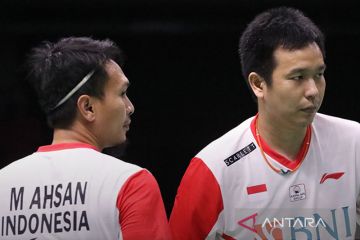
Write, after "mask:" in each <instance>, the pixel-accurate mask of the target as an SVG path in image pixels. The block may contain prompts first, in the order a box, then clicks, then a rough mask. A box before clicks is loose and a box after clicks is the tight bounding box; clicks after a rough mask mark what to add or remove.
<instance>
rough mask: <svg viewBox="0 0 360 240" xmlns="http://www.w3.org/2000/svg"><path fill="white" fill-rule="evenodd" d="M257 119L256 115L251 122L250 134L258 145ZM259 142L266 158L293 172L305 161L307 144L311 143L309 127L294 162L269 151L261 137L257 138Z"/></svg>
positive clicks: (273, 151)
mask: <svg viewBox="0 0 360 240" xmlns="http://www.w3.org/2000/svg"><path fill="white" fill-rule="evenodd" d="M257 118H258V114H256V116H255V117H254V118H253V120H252V121H251V123H250V129H251V132H252V134H253V136H254V138H255V140H256V142H257V144H258V145H259V142H258V139H257V137H256V125H255V124H256V120H257ZM259 140H260V141H261V146H262V149H263V151H264V152H265V153H266V154H267V155H268V156H270V157H271V158H272V159H273V160H275V161H276V162H278V163H280V164H281V165H283V166H285V167H286V168H288V169H290V170H291V171H295V170H296V169H297V168H299V167H300V165H301V163H302V162H303V161H304V159H305V155H306V154H307V152H308V149H309V146H307V142H309V144H310V142H311V127H310V126H308V128H307V130H306V135H305V137H304V140H303V143H302V145H301V147H300V150H299V152H298V153H297V155H296V158H295V160H289V159H288V158H286V157H285V156H283V155H281V154H280V153H278V152H276V151H275V150H273V149H271V148H270V147H269V145H267V143H266V142H265V141H264V139H263V138H262V137H261V136H259Z"/></svg>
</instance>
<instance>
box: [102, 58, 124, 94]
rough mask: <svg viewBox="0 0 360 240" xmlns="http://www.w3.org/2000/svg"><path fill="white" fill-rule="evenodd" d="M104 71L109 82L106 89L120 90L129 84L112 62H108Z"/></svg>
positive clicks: (120, 70) (117, 66) (118, 67)
mask: <svg viewBox="0 0 360 240" xmlns="http://www.w3.org/2000/svg"><path fill="white" fill-rule="evenodd" d="M105 70H106V72H107V75H108V77H109V80H108V82H107V87H109V88H121V87H123V86H125V85H128V84H129V80H128V79H127V78H126V76H125V74H124V72H123V71H122V69H121V67H120V66H119V65H118V64H117V63H116V62H114V61H113V60H110V61H109V62H107V63H106V65H105Z"/></svg>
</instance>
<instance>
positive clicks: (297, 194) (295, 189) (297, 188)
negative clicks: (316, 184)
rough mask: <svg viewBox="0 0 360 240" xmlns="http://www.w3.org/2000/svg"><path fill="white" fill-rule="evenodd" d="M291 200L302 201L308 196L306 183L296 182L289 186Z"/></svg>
mask: <svg viewBox="0 0 360 240" xmlns="http://www.w3.org/2000/svg"><path fill="white" fill-rule="evenodd" d="M289 196H290V201H291V202H295V201H300V200H304V199H305V198H306V191H305V185H304V184H296V185H293V186H291V187H290V188H289Z"/></svg>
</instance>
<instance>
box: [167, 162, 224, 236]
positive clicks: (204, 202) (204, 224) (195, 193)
mask: <svg viewBox="0 0 360 240" xmlns="http://www.w3.org/2000/svg"><path fill="white" fill-rule="evenodd" d="M222 210H223V202H222V197H221V191H220V187H219V184H218V182H217V181H216V178H215V176H214V175H213V173H212V172H211V171H210V169H209V168H208V167H207V166H206V164H205V163H204V162H203V161H202V160H201V159H199V158H194V159H192V161H191V162H190V165H189V166H188V168H187V170H186V172H185V174H184V176H183V178H182V180H181V183H180V186H179V188H178V192H177V195H176V198H175V203H174V206H173V209H172V212H171V216H170V230H171V232H172V237H173V239H174V240H184V239H186V240H192V239H194V240H198V239H205V238H206V237H207V236H208V235H209V233H210V231H211V230H212V228H213V226H214V225H215V223H216V221H217V219H218V216H219V214H220V213H221V211H222Z"/></svg>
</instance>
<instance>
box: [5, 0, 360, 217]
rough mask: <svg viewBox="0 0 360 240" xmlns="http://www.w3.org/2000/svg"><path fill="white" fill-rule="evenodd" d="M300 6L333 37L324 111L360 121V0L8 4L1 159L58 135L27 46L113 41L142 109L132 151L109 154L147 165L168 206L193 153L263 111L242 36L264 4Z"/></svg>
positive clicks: (132, 94) (138, 109) (132, 136)
mask: <svg viewBox="0 0 360 240" xmlns="http://www.w3.org/2000/svg"><path fill="white" fill-rule="evenodd" d="M280 5H287V6H293V7H297V8H300V9H301V10H303V11H304V12H305V13H306V14H307V15H308V16H309V17H310V18H312V19H313V20H314V22H315V23H317V24H318V25H319V26H320V28H321V29H322V30H323V31H324V33H325V34H326V36H327V44H326V47H327V60H326V63H327V65H328V68H327V71H326V79H327V92H326V94H325V100H324V102H323V106H322V108H321V111H320V112H323V113H327V114H330V115H336V116H339V117H343V118H349V119H353V120H356V121H359V120H360V107H359V103H360V101H359V90H358V88H359V87H358V85H359V83H358V82H359V76H358V75H357V72H358V71H359V69H357V68H358V67H359V58H358V56H359V54H360V47H359V43H360V28H359V27H360V16H359V14H358V10H359V8H358V7H357V6H356V1H355V0H352V1H349V0H343V1H316V0H302V1H295V0H294V1H280V0H271V1H270V0H268V1H265V0H264V1H260V0H257V1H254V0H253V1H250V0H231V1H225V0H192V1H190V0H182V1H181V0H173V1H165V0H147V1H145V0H102V1H100V0H98V1H97V0H89V1H79V0H72V1H70V0H62V1H45V0H37V1H33V0H31V1H30V0H28V1H26V0H12V1H1V3H0V33H1V37H0V54H1V55H0V56H1V57H0V61H1V62H0V76H1V79H0V81H1V88H0V133H1V135H2V136H1V140H0V141H1V143H0V153H1V156H2V158H1V160H0V168H1V167H4V166H5V165H7V164H9V163H10V162H12V161H14V160H16V159H18V158H21V157H24V156H26V155H28V154H30V153H32V152H33V151H36V149H37V147H38V146H39V145H46V144H49V143H50V142H51V137H52V136H51V131H50V130H49V129H48V128H47V126H46V123H45V118H44V116H43V115H42V113H41V112H40V109H39V107H38V105H37V102H36V101H35V98H34V95H33V92H32V90H31V89H30V88H29V87H28V86H27V84H26V83H25V82H24V78H25V73H24V71H23V69H22V64H23V63H24V58H25V55H26V54H27V53H28V52H29V49H30V48H31V47H34V46H35V45H38V44H39V43H40V42H41V41H43V40H50V41H53V40H57V39H58V38H60V37H66V36H92V37H94V38H98V39H103V38H110V39H112V40H114V41H115V42H116V43H117V44H118V45H119V46H120V47H121V48H122V49H123V51H124V52H125V54H126V56H127V61H126V65H125V67H124V72H125V74H126V75H127V77H128V78H129V80H130V81H131V83H132V85H131V87H130V89H129V97H130V99H131V100H132V102H133V103H134V105H135V108H136V110H135V114H134V115H133V121H132V125H131V131H130V132H129V134H128V137H129V144H128V146H127V149H126V151H125V152H123V151H122V149H121V148H113V149H108V150H106V152H107V153H109V154H112V155H114V156H117V157H121V158H122V159H123V160H126V161H128V162H132V163H135V164H138V165H141V166H143V167H145V168H147V169H149V170H150V171H151V172H152V173H153V174H154V176H155V177H156V178H157V180H158V182H159V185H160V188H161V191H162V194H163V198H164V202H165V206H166V209H167V211H168V214H169V213H170V210H171V208H172V204H173V201H174V197H175V193H176V190H177V187H178V184H179V182H180V180H181V177H182V175H183V173H184V171H185V169H186V167H187V165H188V163H189V161H190V159H191V158H192V157H193V156H194V155H195V154H196V153H197V152H198V151H200V150H201V149H202V148H203V147H204V146H206V145H207V144H208V143H210V142H211V141H212V140H214V139H215V138H217V137H219V136H221V135H222V134H224V133H225V132H227V131H228V130H230V129H231V128H233V127H235V126H236V125H237V124H239V123H240V122H241V121H243V120H245V119H246V118H248V117H250V116H252V115H254V114H255V113H256V105H255V103H254V102H253V101H252V98H251V96H250V94H249V92H248V89H247V87H246V84H245V82H244V80H243V78H242V76H241V70H240V65H239V58H238V55H237V48H238V39H239V36H240V34H241V32H242V31H243V30H244V28H245V26H246V24H247V23H248V22H249V21H250V20H251V19H252V18H253V17H254V16H255V15H256V14H258V13H259V12H260V11H262V10H264V9H266V8H269V7H275V6H280Z"/></svg>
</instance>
